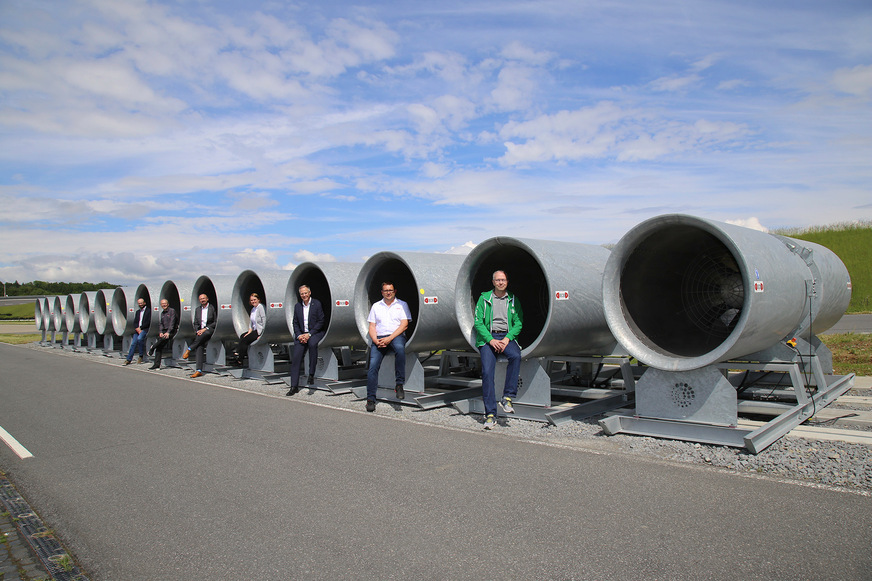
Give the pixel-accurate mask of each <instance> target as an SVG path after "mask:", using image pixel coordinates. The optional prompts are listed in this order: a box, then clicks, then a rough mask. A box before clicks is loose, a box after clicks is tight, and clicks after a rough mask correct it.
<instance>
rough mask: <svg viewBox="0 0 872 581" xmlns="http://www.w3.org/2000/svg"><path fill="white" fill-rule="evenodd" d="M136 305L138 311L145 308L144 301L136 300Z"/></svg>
mask: <svg viewBox="0 0 872 581" xmlns="http://www.w3.org/2000/svg"><path fill="white" fill-rule="evenodd" d="M136 304H137V305H139V308H140V309H144V308H145V299H138V300H137V301H136Z"/></svg>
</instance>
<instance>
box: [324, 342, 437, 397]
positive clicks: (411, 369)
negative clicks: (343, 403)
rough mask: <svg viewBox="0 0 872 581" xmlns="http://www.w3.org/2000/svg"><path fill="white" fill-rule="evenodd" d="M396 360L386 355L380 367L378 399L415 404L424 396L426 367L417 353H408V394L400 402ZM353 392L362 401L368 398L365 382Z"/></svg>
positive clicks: (354, 388)
mask: <svg viewBox="0 0 872 581" xmlns="http://www.w3.org/2000/svg"><path fill="white" fill-rule="evenodd" d="M394 358H395V356H394V354H393V353H391V354H389V355H385V356H384V358H383V359H382V363H381V367H379V370H378V385H379V387H378V390H377V391H376V399H378V400H380V401H393V402H398V403H407V404H413V403H415V396H416V395H423V394H424V366H423V365H421V361H420V360H419V359H418V354H417V353H412V352H409V351H406V382H405V383H404V384H403V391H405V392H406V399H403V400H400V399H397V396H396V393H395V392H394V387H395V386H396V374H395V372H394ZM383 386H390V387H383ZM351 392H352V393H353V394H354V395H355V396H356V397H358V398H360V399H364V398H366V381H365V380H364V381H363V385H362V386H357V387H353V388H351ZM334 393H335V392H334Z"/></svg>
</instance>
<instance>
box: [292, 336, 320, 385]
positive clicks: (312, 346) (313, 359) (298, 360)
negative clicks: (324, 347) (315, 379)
mask: <svg viewBox="0 0 872 581" xmlns="http://www.w3.org/2000/svg"><path fill="white" fill-rule="evenodd" d="M323 337H324V333H315V334H314V335H311V336H309V342H308V343H300V341H299V340H298V339H296V338H294V352H293V354H292V356H291V387H299V386H300V368H301V367H302V366H303V357H304V356H305V355H306V352H307V351H308V353H309V375H315V368H316V367H317V366H318V343H320V342H321V339H322V338H323Z"/></svg>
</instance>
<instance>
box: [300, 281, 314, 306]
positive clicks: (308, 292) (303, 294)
mask: <svg viewBox="0 0 872 581" xmlns="http://www.w3.org/2000/svg"><path fill="white" fill-rule="evenodd" d="M299 291H300V298H301V299H303V302H304V303H308V302H309V297H311V296H312V289H310V288H309V287H307V286H306V285H303V286H301V287H300V288H299Z"/></svg>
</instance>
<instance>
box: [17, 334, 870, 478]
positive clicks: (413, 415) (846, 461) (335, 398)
mask: <svg viewBox="0 0 872 581" xmlns="http://www.w3.org/2000/svg"><path fill="white" fill-rule="evenodd" d="M22 347H24V348H31V349H41V350H48V349H49V348H48V347H43V346H40V345H39V344H38V343H31V344H28V345H23V346H22ZM52 351H53V352H54V353H57V354H59V355H63V356H70V357H84V358H87V359H90V360H93V361H94V362H99V363H103V364H108V365H118V366H121V365H122V364H123V363H124V359H123V358H120V357H119V358H108V357H104V356H102V355H94V354H90V353H86V352H74V351H71V350H69V349H64V350H61V349H54V350H52ZM147 367H148V365H145V364H143V365H136V364H134V365H133V366H131V368H130V371H131V373H133V372H143V373H159V374H162V375H169V376H173V377H180V378H187V377H188V375H190V370H188V369H178V368H176V369H173V368H162V369H160V370H159V371H147V369H146V368H147ZM191 381H201V382H207V383H211V384H215V385H220V386H225V387H231V388H234V389H241V390H245V391H251V392H256V393H260V394H264V395H269V396H275V397H282V398H284V396H285V393H287V391H288V387H287V386H286V385H285V384H284V383H282V384H278V385H269V384H267V383H265V382H263V381H261V380H254V379H242V380H240V379H235V378H233V377H230V376H226V375H217V374H214V373H208V374H206V375H205V376H204V377H202V378H200V379H194V380H191ZM849 393H850V395H861V396H867V397H868V396H872V389H852V390H851V391H850V392H849ZM293 398H295V399H299V400H301V401H305V402H308V403H311V404H316V405H324V406H329V407H332V408H338V409H349V410H355V411H359V412H363V407H364V402H363V401H362V400H358V399H356V398H355V396H354V395H353V394H350V393H349V394H342V395H333V394H332V393H330V392H327V391H323V390H316V389H308V388H304V389H302V390H301V391H300V392H299V393H297V394H296V395H294V396H293ZM363 413H365V412H363ZM373 413H374V414H376V415H380V416H385V417H390V418H394V419H397V420H402V421H412V422H419V423H424V424H431V425H437V426H443V427H446V428H451V429H460V430H470V431H481V430H482V421H483V419H482V417H481V416H480V415H476V414H470V415H463V414H461V413H459V412H458V411H457V410H455V409H454V408H452V407H442V408H436V409H432V410H421V409H420V408H417V407H414V406H411V405H400V404H394V403H386V402H378V405H377V407H376V411H375V412H373ZM597 419H599V418H593V419H589V420H587V421H575V422H567V423H565V424H562V425H560V426H552V425H550V424H545V423H541V422H534V421H527V420H521V419H517V418H502V417H501V418H500V419H499V421H498V426H497V427H496V428H495V429H494V430H492V431H491V434H493V435H494V436H498V437H499V436H504V437H513V438H517V439H521V440H529V441H535V442H540V443H547V444H551V445H559V446H564V447H569V448H577V449H585V450H593V451H600V452H608V453H618V454H632V455H639V456H645V457H649V458H656V459H657V460H660V461H673V462H678V463H684V464H696V465H703V466H709V467H714V468H716V469H723V470H728V471H733V472H738V473H746V474H753V475H760V476H770V477H777V478H783V479H791V480H798V481H804V482H808V483H814V484H818V485H826V486H832V487H839V488H847V489H851V490H855V491H858V492H862V493H864V494H872V446H869V445H864V444H852V443H847V442H827V441H819V440H811V439H806V438H801V437H795V436H785V437H783V438H781V439H780V440H779V441H777V442H775V443H774V444H772V445H771V446H769V447H768V448H766V449H765V450H764V451H763V452H761V453H760V454H757V455H753V454H750V453H748V452H747V451H744V450H740V449H736V448H729V447H724V446H712V445H708V444H699V443H693V442H682V441H678V440H665V439H659V438H651V437H643V436H631V435H623V434H619V435H616V436H611V437H609V436H606V435H605V434H603V432H602V429H601V428H600V426H599V425H598V424H597V422H596V420H597Z"/></svg>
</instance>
